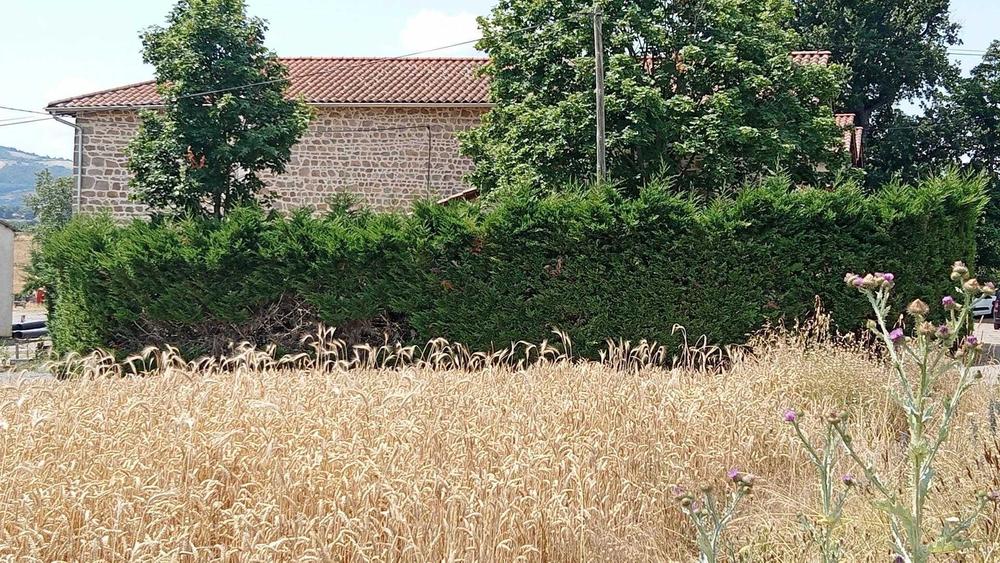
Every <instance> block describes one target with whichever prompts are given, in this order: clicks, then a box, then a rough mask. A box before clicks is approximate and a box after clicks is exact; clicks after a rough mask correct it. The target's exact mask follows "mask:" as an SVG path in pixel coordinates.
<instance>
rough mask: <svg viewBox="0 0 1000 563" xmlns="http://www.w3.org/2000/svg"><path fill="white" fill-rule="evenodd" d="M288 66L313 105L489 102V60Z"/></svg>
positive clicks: (144, 91) (62, 104)
mask: <svg viewBox="0 0 1000 563" xmlns="http://www.w3.org/2000/svg"><path fill="white" fill-rule="evenodd" d="M791 56H792V60H794V61H795V62H798V63H801V64H821V65H825V64H827V63H828V62H829V60H830V52H829V51H793V52H792V53H791ZM281 62H283V63H285V65H286V66H287V67H288V71H289V76H290V79H291V87H290V88H289V89H288V94H289V96H291V97H298V96H302V97H303V98H304V99H305V101H306V102H308V103H311V104H359V105H376V104H417V105H424V104H430V105H435V104H457V105H480V104H487V103H488V98H487V85H488V80H489V79H488V78H487V77H485V76H482V75H480V74H479V72H478V71H479V70H480V69H481V68H482V67H483V66H484V65H485V64H486V63H487V62H488V59H485V58H434V59H400V58H370V57H369V58H360V57H358V58H351V57H294V58H282V59H281ZM159 104H160V97H159V95H157V93H156V84H155V82H153V81H147V82H140V83H138V84H129V85H127V86H120V87H118V88H111V89H109V90H102V91H100V92H94V93H91V94H85V95H82V96H75V97H72V98H67V99H64V100H58V101H55V102H52V103H51V104H49V105H48V108H47V109H48V110H49V111H51V112H54V113H75V112H76V111H78V110H81V109H98V108H120V107H133V106H157V105H159Z"/></svg>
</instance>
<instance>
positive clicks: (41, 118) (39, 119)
mask: <svg viewBox="0 0 1000 563" xmlns="http://www.w3.org/2000/svg"><path fill="white" fill-rule="evenodd" d="M50 119H52V118H51V117H36V118H34V119H26V120H24V121H14V122H12V123H0V127H10V126H11V125H24V124H25V123H37V122H39V121H49V120H50Z"/></svg>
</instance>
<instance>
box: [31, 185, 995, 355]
mask: <svg viewBox="0 0 1000 563" xmlns="http://www.w3.org/2000/svg"><path fill="white" fill-rule="evenodd" d="M984 199H985V197H984V195H983V183H982V181H981V179H978V178H969V177H961V176H957V175H946V176H944V177H941V178H936V179H933V180H928V181H926V182H923V183H921V184H920V185H918V186H914V187H905V186H894V187H890V188H888V189H885V190H881V191H880V192H879V193H877V194H876V195H871V196H867V195H865V194H863V193H862V192H861V191H860V190H859V189H858V188H857V187H856V186H853V185H844V186H840V187H838V188H835V189H833V190H817V189H809V188H793V187H792V186H791V185H790V184H789V182H788V181H787V180H786V179H782V178H772V179H770V180H768V181H766V182H764V183H762V184H760V185H758V186H755V187H752V188H750V189H747V190H745V191H743V192H742V193H741V194H740V195H738V196H737V197H736V198H734V199H732V200H720V201H717V202H714V203H712V204H710V205H708V206H706V207H704V208H699V207H697V206H695V205H694V204H693V203H691V202H690V201H687V200H684V199H681V198H679V197H677V196H675V195H672V194H671V193H670V191H669V190H668V189H667V188H666V187H663V186H650V187H647V188H646V189H645V190H643V191H642V192H641V193H640V194H639V196H638V197H636V198H632V199H625V198H621V197H618V196H617V194H615V193H614V192H613V191H610V190H599V189H593V190H579V191H576V192H572V193H560V194H553V195H549V196H544V197H541V196H535V195H532V194H531V193H530V192H528V191H525V193H524V194H523V195H521V196H518V195H512V196H511V197H508V198H505V199H503V200H502V201H499V202H496V203H495V206H494V207H492V208H490V209H484V208H483V207H482V206H481V205H480V204H477V203H471V204H465V203H463V204H454V205H451V206H446V207H442V206H438V205H432V204H418V205H417V206H416V207H415V208H414V210H413V212H412V213H411V214H406V215H403V214H389V213H387V214H378V213H370V212H360V213H350V212H349V211H347V210H340V211H338V212H337V213H334V214H331V215H328V216H324V217H313V216H311V215H309V214H308V213H306V212H300V213H296V214H293V215H291V216H289V217H282V216H279V215H277V214H265V213H264V212H262V211H260V210H256V209H241V210H238V211H236V212H234V213H232V214H231V215H230V216H229V217H226V218H224V219H221V220H216V219H197V220H188V221H182V222H169V221H155V222H144V221H139V220H136V221H134V222H132V223H130V224H127V225H121V226H119V225H116V224H114V223H113V222H112V221H111V220H110V219H109V218H107V217H83V218H78V219H76V220H74V221H73V222H71V224H70V225H69V226H68V227H67V228H66V229H64V230H63V231H61V232H60V233H58V234H57V235H56V236H53V237H52V238H51V240H49V241H47V243H46V247H45V252H46V253H47V254H49V255H50V256H51V258H52V263H54V264H58V272H57V274H56V276H55V282H54V283H55V285H56V287H55V289H56V292H55V293H56V295H58V296H59V302H58V303H57V305H56V312H55V315H54V318H53V320H52V328H51V330H52V333H53V338H54V340H55V343H56V346H57V347H58V348H59V349H61V350H64V351H68V350H76V351H83V350H87V349H91V348H94V347H98V346H100V347H108V348H112V349H115V350H119V351H133V350H136V349H139V348H141V347H142V346H144V345H147V344H162V343H174V344H180V345H182V348H183V349H185V350H186V351H187V352H189V353H204V352H219V351H221V347H222V346H224V344H225V343H226V342H228V341H230V340H250V341H254V342H270V341H277V342H278V343H279V344H280V345H283V346H289V347H290V346H294V345H295V343H296V342H297V339H298V334H299V333H300V332H301V331H302V330H306V329H309V330H311V328H312V327H311V323H313V322H316V321H322V322H324V323H326V324H329V325H331V326H337V327H340V328H341V329H343V330H344V331H345V333H344V334H345V336H346V337H347V338H348V339H350V340H355V341H361V340H368V341H372V340H374V341H380V340H381V339H382V338H383V333H387V334H388V337H389V338H390V339H399V340H402V341H410V342H416V341H425V340H427V339H429V338H432V337H445V338H448V339H450V340H453V341H459V342H463V343H465V344H467V345H469V346H470V347H472V348H474V349H489V348H491V347H503V346H506V345H507V344H509V343H510V342H512V341H519V340H526V341H532V342H534V341H540V340H542V339H543V338H545V337H546V336H548V335H549V332H550V330H551V329H552V328H554V327H558V328H559V329H561V330H563V331H565V332H566V333H567V334H568V335H569V336H570V337H571V338H572V340H573V342H574V344H575V346H576V351H577V352H579V353H582V354H583V355H588V356H592V355H594V354H595V353H596V351H597V349H598V347H599V346H600V344H601V343H603V341H604V340H605V339H606V338H623V339H627V340H631V341H633V342H634V341H638V340H640V339H648V340H655V341H658V342H660V343H664V344H671V343H673V342H675V338H676V337H675V336H674V331H673V328H674V326H675V325H676V324H680V325H684V326H686V327H687V329H688V333H689V334H697V335H701V334H704V335H706V336H707V337H708V338H709V340H710V341H712V342H715V343H722V344H725V343H735V342H741V341H743V340H744V339H745V337H746V335H747V334H748V333H750V332H752V331H754V330H755V329H757V328H758V327H760V326H761V325H762V324H764V323H766V322H769V321H776V320H778V319H782V318H784V319H793V318H800V317H803V316H805V315H807V314H808V313H809V312H811V311H812V310H813V300H814V297H816V296H818V297H819V298H820V299H821V300H822V301H823V303H824V305H825V306H826V307H827V308H828V309H830V310H831V311H832V312H833V313H834V315H835V318H836V319H837V320H838V322H839V323H840V328H842V329H854V328H857V327H859V326H860V324H861V323H862V321H863V320H864V313H865V310H864V306H863V304H861V303H858V302H857V300H856V299H854V298H853V295H851V291H850V289H849V288H846V287H844V286H843V284H842V282H841V280H842V273H843V272H845V271H865V270H871V269H874V268H875V267H876V266H878V267H882V268H887V269H890V270H891V271H893V272H896V273H897V276H898V277H899V279H900V284H899V285H900V293H901V294H905V295H912V296H917V297H923V298H925V299H930V298H931V297H932V296H935V295H941V294H942V293H943V292H944V291H946V290H947V289H948V286H947V284H943V283H942V282H941V280H945V281H947V273H948V272H949V267H950V264H951V260H953V259H954V258H955V257H958V258H962V259H965V260H966V261H971V260H972V258H973V256H974V251H975V243H974V236H973V229H974V226H975V222H976V220H977V218H978V216H979V214H980V213H981V209H982V207H983V205H984Z"/></svg>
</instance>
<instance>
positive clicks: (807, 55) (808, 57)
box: [791, 51, 831, 65]
mask: <svg viewBox="0 0 1000 563" xmlns="http://www.w3.org/2000/svg"><path fill="white" fill-rule="evenodd" d="M791 54H792V60H793V61H795V62H797V63H801V64H817V65H826V64H830V55H831V53H830V51H792V53H791Z"/></svg>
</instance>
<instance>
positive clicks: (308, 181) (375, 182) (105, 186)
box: [76, 106, 487, 218]
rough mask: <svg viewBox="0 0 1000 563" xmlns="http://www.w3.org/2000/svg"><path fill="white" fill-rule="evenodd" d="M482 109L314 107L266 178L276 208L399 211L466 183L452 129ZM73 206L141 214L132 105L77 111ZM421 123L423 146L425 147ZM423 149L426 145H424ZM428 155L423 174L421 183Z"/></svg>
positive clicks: (471, 121) (469, 122)
mask: <svg viewBox="0 0 1000 563" xmlns="http://www.w3.org/2000/svg"><path fill="white" fill-rule="evenodd" d="M486 111H487V110H486V108H484V107H406V106H396V107H379V106H367V107H350V106H334V107H317V108H316V116H315V118H314V119H313V121H312V123H310V125H309V129H308V131H306V133H305V134H304V135H303V136H302V138H301V139H300V140H299V143H298V144H297V145H296V146H295V147H293V149H292V158H291V161H290V162H289V163H288V167H287V170H286V172H285V174H282V175H280V176H277V177H269V178H266V181H267V184H268V188H269V189H270V190H271V191H272V192H273V195H274V202H273V205H274V207H275V208H276V209H278V210H282V211H288V210H292V209H295V208H300V207H309V208H313V209H316V210H319V211H323V210H325V209H326V207H327V205H326V203H327V201H328V200H329V198H330V196H331V195H333V194H337V193H345V192H346V193H352V194H355V195H357V196H358V197H359V199H360V200H361V201H362V202H364V203H365V204H367V205H368V206H370V207H372V208H374V209H378V210H393V209H404V208H406V207H407V206H408V205H409V204H410V203H412V202H413V201H414V200H416V199H419V198H435V199H437V198H441V197H445V196H448V195H452V194H455V193H458V192H460V191H462V190H464V189H467V187H468V186H467V185H466V184H464V183H463V181H462V178H463V176H464V175H465V174H466V173H468V172H469V171H470V169H471V167H472V162H471V161H470V160H469V159H468V158H465V157H463V156H462V155H461V154H460V153H459V147H458V139H457V136H456V134H457V133H458V132H460V131H464V130H466V129H469V128H471V127H474V126H476V125H478V124H479V122H480V119H481V118H482V115H483V114H484V113H485V112H486ZM76 117H77V120H76V121H77V123H78V124H79V125H80V126H81V127H82V129H83V151H82V162H81V164H82V172H83V176H82V180H81V189H80V202H79V203H80V210H81V211H82V212H83V213H95V212H103V211H107V212H110V213H111V214H112V215H113V216H114V217H117V218H127V217H133V216H142V215H145V214H146V209H145V208H144V207H143V206H142V205H140V204H138V203H136V202H133V201H130V200H129V199H128V172H127V170H126V169H125V146H126V145H127V144H128V143H129V141H130V140H131V139H132V137H133V136H134V135H135V132H136V129H137V127H138V114H137V113H136V112H135V111H133V110H102V111H93V112H81V113H80V114H78V115H77V116H76ZM428 128H429V131H430V146H429V147H428ZM428 149H429V151H428ZM428 154H429V160H430V167H429V170H430V179H429V182H428Z"/></svg>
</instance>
